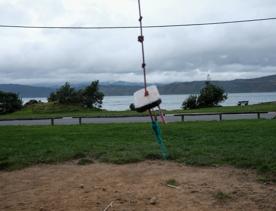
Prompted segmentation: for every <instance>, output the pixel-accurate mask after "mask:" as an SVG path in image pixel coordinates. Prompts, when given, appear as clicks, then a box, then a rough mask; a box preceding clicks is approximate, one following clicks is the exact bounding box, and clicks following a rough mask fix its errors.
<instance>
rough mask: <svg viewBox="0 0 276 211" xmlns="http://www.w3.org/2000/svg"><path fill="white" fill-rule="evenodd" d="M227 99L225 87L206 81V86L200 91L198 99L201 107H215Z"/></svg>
mask: <svg viewBox="0 0 276 211" xmlns="http://www.w3.org/2000/svg"><path fill="white" fill-rule="evenodd" d="M226 99H227V95H226V94H224V89H223V88H221V87H219V86H216V85H214V84H211V83H210V82H206V85H205V87H204V88H202V89H201V91H200V95H199V97H198V99H197V101H198V106H199V107H213V106H217V105H218V104H219V103H220V102H223V101H224V100H226Z"/></svg>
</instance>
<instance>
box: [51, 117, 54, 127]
mask: <svg viewBox="0 0 276 211" xmlns="http://www.w3.org/2000/svg"><path fill="white" fill-rule="evenodd" d="M54 120H55V119H54V118H51V125H52V126H54V124H55V122H54Z"/></svg>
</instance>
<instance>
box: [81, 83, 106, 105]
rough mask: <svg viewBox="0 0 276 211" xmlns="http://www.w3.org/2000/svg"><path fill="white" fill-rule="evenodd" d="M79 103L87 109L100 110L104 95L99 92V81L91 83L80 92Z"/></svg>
mask: <svg viewBox="0 0 276 211" xmlns="http://www.w3.org/2000/svg"><path fill="white" fill-rule="evenodd" d="M80 93H81V102H82V105H83V106H84V107H87V108H101V107H102V103H103V98H104V94H103V93H102V92H100V91H99V81H92V82H91V84H90V85H89V86H87V87H85V89H84V90H81V91H80Z"/></svg>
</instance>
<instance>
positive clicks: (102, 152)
mask: <svg viewBox="0 0 276 211" xmlns="http://www.w3.org/2000/svg"><path fill="white" fill-rule="evenodd" d="M275 128H276V120H242V121H241V120H239V121H223V122H189V123H170V124H167V125H163V126H162V129H163V135H164V139H165V142H166V145H167V147H168V149H169V152H170V159H171V160H174V161H177V162H181V163H185V164H189V165H208V166H209V165H210V166H212V165H225V164H226V165H233V166H237V167H244V168H252V169H257V170H258V171H259V172H263V173H267V174H269V175H273V176H272V177H273V178H274V179H276V132H275V131H276V130H275ZM76 158H86V159H87V158H88V159H93V160H98V161H101V162H112V163H118V164H121V163H129V162H138V161H143V160H146V159H161V156H160V153H159V146H158V145H157V143H156V142H155V140H154V136H153V132H152V130H151V126H150V125H149V124H144V123H142V124H140V123H139V124H138V123H137V124H106V125H98V124H93V125H80V126H54V127H51V126H3V127H0V168H1V169H7V170H12V169H18V168H22V167H26V166H30V165H33V164H37V163H56V162H62V161H66V160H71V159H76Z"/></svg>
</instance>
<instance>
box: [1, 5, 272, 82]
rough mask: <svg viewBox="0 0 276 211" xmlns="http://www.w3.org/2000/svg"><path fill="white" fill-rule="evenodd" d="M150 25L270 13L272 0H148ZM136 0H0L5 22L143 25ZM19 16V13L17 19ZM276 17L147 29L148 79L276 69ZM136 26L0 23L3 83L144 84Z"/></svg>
mask: <svg viewBox="0 0 276 211" xmlns="http://www.w3.org/2000/svg"><path fill="white" fill-rule="evenodd" d="M142 3H143V10H144V20H145V24H167V23H187V22H188V23H189V22H204V21H216V20H229V19H233V20H234V19H246V18H251V17H252V18H255V17H256V18H258V17H261V18H262V17H269V16H273V15H274V14H276V13H275V12H276V5H275V2H274V1H272V0H265V1H260V0H253V1H252V0H246V1H238V0H233V1H221V0H220V1H219V0H212V1H211V0H209V1H201V0H195V1H190V2H186V1H185V2H184V1H182V0H172V1H162V2H160V1H158V0H152V1H142ZM136 4H137V2H136V1H135V0H118V1H116V3H114V2H110V1H109V0H102V1H86V0H82V1H78V2H76V1H73V0H66V1H65V0H64V1H55V0H51V1H48V0H47V1H46V0H42V1H35V2H34V1H31V0H26V1H19V0H15V1H12V3H10V2H8V3H7V2H6V1H1V0H0V22H1V24H5V23H7V24H26V25H32V24H33V25H67V26H68V25H84V26H85V25H86V26H88V25H89V26H91V25H95V26H101V25H137V15H138V14H137V5H136ZM19 16H20V17H19ZM275 24H276V21H274V22H273V21H271V22H258V23H248V24H236V25H223V26H208V27H194V28H172V29H147V30H145V38H146V39H145V48H146V60H147V64H148V66H147V67H148V72H149V77H148V78H149V81H151V82H172V81H187V80H188V81H190V80H202V79H205V77H206V75H207V73H210V74H211V75H212V78H213V79H234V78H239V77H242V78H246V77H249V78H250V77H256V76H263V75H269V74H274V73H275V72H276V58H275V57H276V42H275V35H276V27H274V25H275ZM138 33H139V31H138V30H114V31H73V30H68V31H66V30H20V29H0V48H1V50H0V83H10V82H18V83H27V84H34V83H47V82H48V83H49V82H53V83H54V82H55V83H56V82H58V83H59V82H63V81H67V80H68V81H72V82H82V81H87V80H95V79H100V80H102V81H109V80H125V81H133V82H140V81H141V80H142V75H141V69H140V65H141V49H140V46H139V43H138V42H137V35H138Z"/></svg>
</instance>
